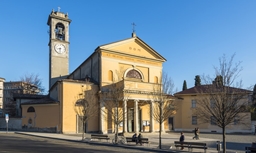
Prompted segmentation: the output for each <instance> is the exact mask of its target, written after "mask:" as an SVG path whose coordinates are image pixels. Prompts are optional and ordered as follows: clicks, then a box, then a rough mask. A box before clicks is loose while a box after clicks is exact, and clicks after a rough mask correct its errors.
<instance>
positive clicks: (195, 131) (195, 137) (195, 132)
mask: <svg viewBox="0 0 256 153" xmlns="http://www.w3.org/2000/svg"><path fill="white" fill-rule="evenodd" d="M194 135H195V136H194V137H193V139H197V128H195V130H194Z"/></svg>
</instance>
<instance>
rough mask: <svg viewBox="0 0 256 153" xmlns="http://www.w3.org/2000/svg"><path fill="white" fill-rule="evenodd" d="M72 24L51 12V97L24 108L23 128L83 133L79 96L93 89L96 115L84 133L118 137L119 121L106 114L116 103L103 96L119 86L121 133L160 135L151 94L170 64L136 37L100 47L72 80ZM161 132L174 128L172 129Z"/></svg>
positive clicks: (90, 120) (23, 106)
mask: <svg viewBox="0 0 256 153" xmlns="http://www.w3.org/2000/svg"><path fill="white" fill-rule="evenodd" d="M70 23H71V20H70V19H69V18H68V15H67V14H64V13H62V12H59V11H52V12H51V14H50V15H49V17H48V21H47V24H48V25H49V27H50V30H49V31H50V33H49V35H50V36H49V44H48V45H49V86H50V87H49V97H48V98H47V99H40V100H34V101H29V102H25V103H23V104H22V110H23V111H22V116H23V118H22V124H23V125H28V124H29V125H30V126H32V127H57V131H58V132H61V133H80V132H82V131H81V130H83V129H82V128H81V125H82V124H83V123H82V120H81V119H80V118H81V116H80V115H81V114H79V113H78V112H77V111H76V107H77V102H78V101H79V96H81V94H84V91H86V90H88V89H89V90H94V91H95V94H94V97H93V98H91V99H92V100H91V101H93V102H92V103H93V105H94V106H97V109H95V111H94V113H95V115H93V116H92V117H91V118H90V119H88V120H87V121H86V127H85V129H84V130H85V131H86V132H100V133H109V132H114V131H115V125H114V123H113V122H114V121H111V120H113V118H111V117H110V116H111V115H110V112H112V110H111V111H110V110H108V111H104V110H106V109H108V108H107V105H108V103H109V102H107V101H111V100H110V99H109V97H108V98H106V97H105V96H104V93H106V91H111V90H113V89H110V88H111V86H113V85H115V86H116V87H117V86H118V88H119V89H120V91H122V93H121V94H120V93H118V94H119V95H118V97H116V98H115V100H118V109H120V112H122V118H123V119H122V121H121V122H120V124H119V126H120V128H119V131H122V132H139V131H149V132H153V131H157V130H159V125H158V124H157V123H156V121H155V120H154V119H153V116H152V111H150V110H152V107H153V106H152V105H153V104H152V102H151V98H150V96H149V93H150V92H152V90H153V86H154V85H155V84H159V81H160V79H161V74H162V69H163V63H164V62H165V61H166V59H165V58H164V57H163V56H161V55H160V54H159V53H157V51H155V50H154V49H153V48H151V47H150V46H149V45H148V44H146V43H145V42H144V41H143V40H142V39H140V38H139V37H138V36H136V34H135V32H133V33H132V36H131V37H130V38H127V39H124V40H120V41H116V42H113V43H109V44H104V45H100V46H98V47H96V49H95V50H94V51H92V54H91V55H90V56H89V57H88V58H87V59H86V60H85V61H84V62H83V63H82V64H81V65H79V66H78V67H77V68H76V69H75V70H74V71H73V72H72V73H70V74H69V52H72V51H70V50H69V43H70V42H69V29H70V26H69V25H70ZM71 62H72V61H71ZM88 82H89V83H88ZM88 84H90V85H89V88H88ZM116 95H117V94H116V93H115V96H116ZM83 96H85V95H83ZM112 98H113V97H112ZM88 105H92V104H88ZM105 112H106V113H105ZM162 127H163V129H168V128H169V127H168V125H167V124H166V125H165V126H164V125H163V126H162Z"/></svg>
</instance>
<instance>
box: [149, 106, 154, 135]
mask: <svg viewBox="0 0 256 153" xmlns="http://www.w3.org/2000/svg"><path fill="white" fill-rule="evenodd" d="M153 108H154V102H153V101H151V102H150V130H149V131H150V132H154V131H155V130H154V117H153V111H154V109H153Z"/></svg>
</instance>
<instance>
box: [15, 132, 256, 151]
mask: <svg viewBox="0 0 256 153" xmlns="http://www.w3.org/2000/svg"><path fill="white" fill-rule="evenodd" d="M17 133H19V134H27V135H34V136H40V137H47V138H55V139H62V140H69V141H80V142H81V140H82V135H81V134H55V133H36V132H35V133H32V132H17ZM108 135H109V137H110V138H111V139H113V138H114V134H108ZM132 135H133V133H127V134H125V136H126V137H131V136H132ZM142 135H143V137H145V138H149V141H150V142H151V143H150V145H149V146H148V145H144V146H138V145H137V146H136V145H135V144H133V143H129V144H125V145H123V146H124V147H127V146H128V147H139V148H145V149H154V150H155V149H157V148H158V142H159V135H158V133H142ZM184 135H185V141H192V142H206V143H207V146H208V149H207V152H209V153H216V152H217V150H216V142H217V141H222V135H221V134H219V133H200V139H199V140H193V139H192V137H193V133H186V132H184ZM179 136H180V133H178V132H171V133H163V134H162V149H163V150H165V151H167V152H180V151H177V150H176V148H175V147H174V145H173V143H174V141H178V140H179ZM85 137H86V138H90V134H85ZM226 142H227V152H237V153H242V152H245V146H251V144H252V142H256V136H255V135H253V134H226ZM89 143H101V144H104V145H113V144H111V141H109V142H106V141H104V140H102V141H96V140H93V141H90V142H89ZM185 151H186V150H185ZM193 152H203V150H202V149H201V150H198V149H194V150H193Z"/></svg>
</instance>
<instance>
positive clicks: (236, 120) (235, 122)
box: [234, 117, 239, 125]
mask: <svg viewBox="0 0 256 153" xmlns="http://www.w3.org/2000/svg"><path fill="white" fill-rule="evenodd" d="M238 123H239V120H238V118H237V117H235V118H234V125H237V124H238Z"/></svg>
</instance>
